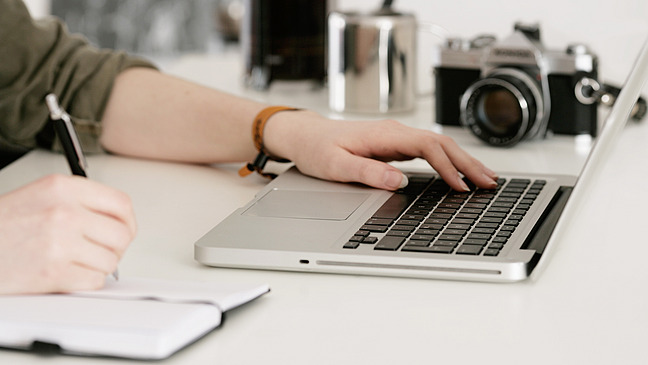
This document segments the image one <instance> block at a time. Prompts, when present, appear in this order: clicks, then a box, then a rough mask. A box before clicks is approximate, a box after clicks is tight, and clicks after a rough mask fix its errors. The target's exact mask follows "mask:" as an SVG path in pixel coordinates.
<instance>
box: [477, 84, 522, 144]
mask: <svg viewBox="0 0 648 365" xmlns="http://www.w3.org/2000/svg"><path fill="white" fill-rule="evenodd" d="M477 103H478V106H477V112H478V113H479V118H480V119H481V120H483V121H484V122H485V123H486V124H488V127H489V129H490V130H492V131H494V132H496V133H499V134H503V133H507V132H509V131H510V130H511V128H515V126H517V125H519V124H520V123H521V122H522V109H521V108H520V104H519V103H518V99H517V98H516V97H515V95H513V94H512V93H511V92H509V91H508V90H506V89H503V88H502V89H499V90H498V89H494V90H491V91H486V92H484V93H483V94H482V95H481V96H480V98H479V100H478V102H477Z"/></svg>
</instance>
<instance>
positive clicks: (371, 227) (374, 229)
mask: <svg viewBox="0 0 648 365" xmlns="http://www.w3.org/2000/svg"><path fill="white" fill-rule="evenodd" d="M360 229H361V230H363V231H369V232H377V233H385V232H387V226H376V225H371V224H365V225H364V226H362V227H360Z"/></svg>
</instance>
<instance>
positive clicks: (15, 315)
mask: <svg viewBox="0 0 648 365" xmlns="http://www.w3.org/2000/svg"><path fill="white" fill-rule="evenodd" d="M269 290H270V289H269V287H268V286H267V285H265V284H264V285H239V284H233V283H210V282H205V283H198V282H184V281H169V280H156V279H146V278H122V279H120V280H119V281H114V280H110V279H108V280H107V283H106V287H105V288H103V289H102V290H97V291H87V292H75V293H72V294H50V295H6V296H0V348H2V347H5V348H12V349H19V350H35V351H39V352H47V353H51V352H54V353H62V354H68V355H83V356H104V357H105V356H108V357H121V358H130V359H139V360H159V359H164V358H167V357H169V356H170V355H172V354H173V353H175V352H177V351H178V350H180V349H181V348H183V347H185V346H187V345H189V344H191V343H193V342H195V341H197V340H198V339H199V338H201V337H203V336H204V335H205V334H207V333H209V332H210V331H211V330H213V329H214V328H216V327H219V326H220V325H221V322H222V316H223V314H224V312H226V311H228V310H230V309H233V308H235V307H238V306H240V305H243V304H244V303H247V302H249V301H251V300H254V299H255V298H257V297H259V296H261V295H263V294H265V293H267V292H268V291H269Z"/></svg>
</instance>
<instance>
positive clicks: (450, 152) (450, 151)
mask: <svg viewBox="0 0 648 365" xmlns="http://www.w3.org/2000/svg"><path fill="white" fill-rule="evenodd" d="M442 147H443V150H444V151H445V153H446V155H447V156H448V158H449V160H450V161H451V162H452V164H453V165H454V166H455V167H456V168H457V169H458V170H459V171H461V172H462V173H463V174H464V175H465V176H466V177H467V178H468V179H469V180H470V181H472V182H473V183H474V184H475V185H477V186H478V187H480V188H485V189H493V188H495V187H497V182H496V180H497V175H496V174H495V173H494V172H493V171H491V170H490V169H488V168H486V167H485V166H484V165H483V164H482V163H481V162H479V161H477V160H476V159H475V158H473V157H472V156H470V155H469V154H468V153H467V152H466V151H464V150H463V149H461V148H460V147H459V146H458V145H457V144H456V143H455V142H454V141H453V140H451V139H448V140H444V141H442Z"/></svg>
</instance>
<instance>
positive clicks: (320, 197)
mask: <svg viewBox="0 0 648 365" xmlns="http://www.w3.org/2000/svg"><path fill="white" fill-rule="evenodd" d="M368 197H369V194H368V193H359V192H339V191H335V192H333V191H312V190H290V189H288V190H284V189H273V190H270V192H268V193H267V194H265V195H264V196H263V197H261V199H259V200H258V201H257V202H256V203H255V204H254V205H252V206H251V207H250V208H248V209H247V210H246V211H245V212H244V213H243V214H244V215H249V216H255V217H273V218H293V219H315V220H334V221H343V220H346V219H348V218H349V217H350V216H351V214H353V212H355V210H356V209H358V207H359V206H360V205H361V204H362V203H363V202H364V201H365V200H367V198H368Z"/></svg>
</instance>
